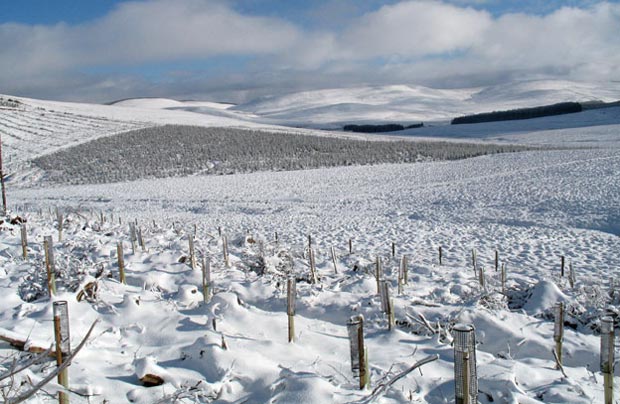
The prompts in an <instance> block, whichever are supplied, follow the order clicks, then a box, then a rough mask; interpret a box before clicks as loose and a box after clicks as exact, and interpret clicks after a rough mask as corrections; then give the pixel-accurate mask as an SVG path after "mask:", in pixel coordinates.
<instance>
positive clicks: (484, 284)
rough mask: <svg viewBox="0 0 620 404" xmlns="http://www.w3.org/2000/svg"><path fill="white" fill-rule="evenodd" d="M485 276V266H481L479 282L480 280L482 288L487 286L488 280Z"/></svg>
mask: <svg viewBox="0 0 620 404" xmlns="http://www.w3.org/2000/svg"><path fill="white" fill-rule="evenodd" d="M485 280H486V279H485V276H484V267H480V268H478V282H480V287H481V288H482V289H484V288H485V286H486V282H485Z"/></svg>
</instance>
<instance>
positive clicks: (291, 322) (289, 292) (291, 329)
mask: <svg viewBox="0 0 620 404" xmlns="http://www.w3.org/2000/svg"><path fill="white" fill-rule="evenodd" d="M296 288H297V283H296V282H295V278H294V277H292V276H290V277H288V278H287V280H286V314H287V315H288V342H295V300H296V298H297V289H296Z"/></svg>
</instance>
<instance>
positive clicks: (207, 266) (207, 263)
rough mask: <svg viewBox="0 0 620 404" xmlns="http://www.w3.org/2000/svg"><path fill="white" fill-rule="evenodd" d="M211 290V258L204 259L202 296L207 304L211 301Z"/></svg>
mask: <svg viewBox="0 0 620 404" xmlns="http://www.w3.org/2000/svg"><path fill="white" fill-rule="evenodd" d="M211 290H212V287H211V258H209V257H202V295H203V301H204V302H205V303H209V301H210V300H211Z"/></svg>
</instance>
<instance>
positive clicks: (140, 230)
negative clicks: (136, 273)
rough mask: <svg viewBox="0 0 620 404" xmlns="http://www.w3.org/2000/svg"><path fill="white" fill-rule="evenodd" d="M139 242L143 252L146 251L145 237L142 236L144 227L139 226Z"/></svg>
mask: <svg viewBox="0 0 620 404" xmlns="http://www.w3.org/2000/svg"><path fill="white" fill-rule="evenodd" d="M138 244H139V245H140V249H142V252H146V246H145V245H144V237H143V236H142V227H138Z"/></svg>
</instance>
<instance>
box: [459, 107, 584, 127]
mask: <svg viewBox="0 0 620 404" xmlns="http://www.w3.org/2000/svg"><path fill="white" fill-rule="evenodd" d="M582 110H583V108H582V106H581V104H580V103H578V102H561V103H559V104H553V105H544V106H541V107H532V108H519V109H511V110H508V111H494V112H485V113H482V114H475V115H466V116H461V117H458V118H454V119H453V120H452V125H459V124H464V123H482V122H496V121H512V120H518V119H532V118H541V117H543V116H553V115H563V114H572V113H575V112H581V111H582Z"/></svg>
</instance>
